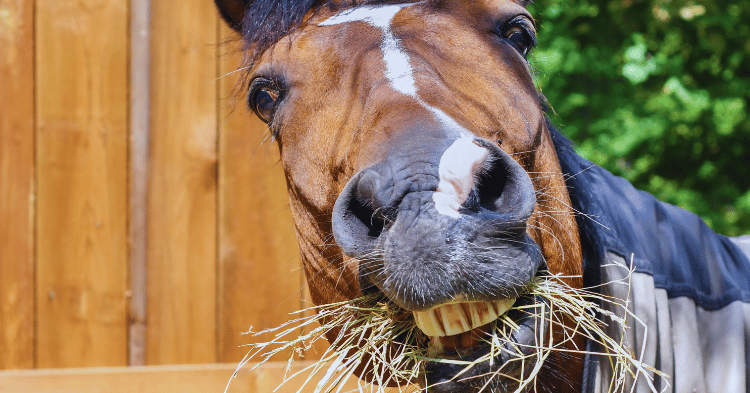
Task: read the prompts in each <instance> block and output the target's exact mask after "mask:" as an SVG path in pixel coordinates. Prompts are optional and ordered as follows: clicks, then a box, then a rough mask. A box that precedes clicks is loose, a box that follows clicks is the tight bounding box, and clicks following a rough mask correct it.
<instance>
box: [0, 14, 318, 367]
mask: <svg viewBox="0 0 750 393" xmlns="http://www.w3.org/2000/svg"><path fill="white" fill-rule="evenodd" d="M149 3H150V4H149ZM232 34H233V33H232V32H231V31H230V30H229V29H228V28H226V27H225V26H224V25H223V23H222V22H221V21H220V20H219V18H218V17H217V12H216V11H215V9H214V4H213V1H212V0H181V1H151V2H149V1H148V0H130V1H128V0H49V1H35V0H0V369H26V368H61V367H104V366H128V365H163V364H184V363H214V362H227V363H232V362H237V361H239V360H240V359H241V357H242V355H243V354H244V352H245V351H244V349H242V348H238V345H240V344H242V343H246V342H249V341H250V338H249V337H247V336H242V335H241V332H244V331H247V330H248V329H249V328H250V327H251V326H253V327H254V328H255V330H258V329H263V328H266V327H271V326H276V325H278V324H280V323H282V322H284V321H286V320H288V319H289V315H288V313H289V312H291V311H295V310H298V309H300V307H302V306H303V305H304V304H306V302H305V300H304V299H305V296H306V295H305V294H304V293H305V291H304V290H303V288H304V277H303V273H302V270H301V269H300V261H299V256H298V249H297V245H296V239H295V235H294V228H293V225H292V221H291V217H290V213H289V209H288V202H287V195H286V189H285V183H284V178H283V174H282V171H281V168H280V164H279V163H278V162H277V161H278V153H277V147H276V146H275V145H273V144H271V143H270V142H268V141H267V139H266V136H267V135H266V134H267V133H266V131H265V127H264V126H263V125H262V124H261V123H259V122H257V121H256V120H254V119H253V117H252V116H250V114H248V112H247V110H246V109H245V105H244V102H243V99H242V94H241V93H239V94H237V93H236V91H235V86H236V83H237V80H238V75H239V74H240V73H235V72H233V71H234V70H235V69H236V68H237V66H238V65H239V63H240V55H238V54H237V53H236V45H235V44H231V43H230V44H226V43H225V42H226V41H227V40H228V39H230V38H231V37H232Z"/></svg>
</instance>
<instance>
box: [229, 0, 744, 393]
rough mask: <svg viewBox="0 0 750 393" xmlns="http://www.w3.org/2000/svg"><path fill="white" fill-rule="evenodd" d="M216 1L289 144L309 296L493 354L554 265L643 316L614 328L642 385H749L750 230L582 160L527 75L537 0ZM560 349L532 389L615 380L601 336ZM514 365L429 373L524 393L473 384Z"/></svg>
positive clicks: (444, 343) (523, 328)
mask: <svg viewBox="0 0 750 393" xmlns="http://www.w3.org/2000/svg"><path fill="white" fill-rule="evenodd" d="M215 3H216V5H217V8H218V10H219V12H220V14H221V15H222V17H223V18H224V20H225V21H226V22H227V23H228V24H229V25H230V26H231V27H232V28H234V29H235V30H236V31H238V32H239V33H240V34H241V36H242V37H243V40H244V42H245V49H246V54H247V56H246V57H247V67H246V68H247V71H246V72H247V81H248V82H247V94H248V106H249V108H250V109H251V110H252V111H253V112H254V113H255V114H256V115H257V116H258V117H259V118H260V119H261V120H263V121H264V122H266V123H267V125H268V129H269V132H270V133H271V134H272V136H273V138H274V139H275V140H276V141H277V143H278V147H279V149H280V153H281V164H282V165H283V168H284V172H285V175H286V180H287V186H288V191H289V202H290V207H291V210H292V215H293V218H294V222H295V227H296V231H297V239H298V243H299V248H300V252H301V256H302V260H303V264H304V270H305V274H306V277H307V281H308V286H309V289H310V293H311V296H312V299H313V301H314V303H315V304H317V305H325V304H333V303H337V302H342V301H346V300H350V299H355V298H358V297H360V296H363V295H366V294H372V293H377V294H380V295H382V296H384V297H386V298H387V299H388V300H389V301H390V302H392V303H394V304H396V305H397V306H398V307H400V308H401V309H402V310H405V311H406V312H408V313H409V314H411V315H412V316H413V319H411V321H412V322H411V323H413V324H416V326H417V327H418V328H419V329H420V330H421V331H422V332H423V333H424V335H425V336H427V337H428V338H429V344H424V345H430V346H434V347H435V348H437V352H435V351H433V353H436V355H435V356H438V357H440V356H445V357H446V358H447V357H450V358H451V359H459V360H467V361H472V360H474V359H477V358H478V356H479V355H481V354H482V353H486V352H487V351H488V349H487V345H486V344H484V343H482V342H481V340H477V339H476V336H477V335H478V334H481V333H482V332H484V330H483V329H486V326H487V325H488V324H491V323H493V322H494V321H495V320H496V319H498V318H500V317H501V316H503V315H506V313H507V311H508V310H509V309H510V308H511V306H512V305H513V304H516V303H518V302H522V301H524V300H523V298H524V296H523V291H524V289H525V288H526V287H527V286H528V284H529V283H530V282H531V281H532V280H534V279H535V278H536V277H538V276H539V275H540V274H555V275H558V276H559V277H562V279H563V280H564V281H565V283H566V284H567V285H569V286H570V287H572V288H582V287H584V286H586V287H597V288H599V290H600V292H601V293H603V294H606V295H607V296H612V297H615V298H619V299H623V300H624V301H625V304H626V306H627V307H628V308H629V310H631V312H632V314H633V315H634V316H636V317H637V319H640V320H641V321H642V322H643V323H642V326H641V325H639V326H637V327H636V326H633V328H632V329H630V330H629V331H628V332H627V333H626V334H625V336H626V337H621V338H622V339H623V340H625V341H627V342H628V343H629V344H630V345H631V346H632V347H633V348H635V352H636V353H637V356H638V358H639V359H640V360H642V361H643V362H649V364H651V365H653V366H654V368H655V369H656V370H659V372H657V373H653V372H652V373H651V374H650V375H647V376H641V377H640V378H634V379H633V381H631V382H630V383H631V385H634V388H636V391H647V390H648V389H651V390H659V391H676V392H682V391H693V389H694V388H695V389H698V390H699V391H738V392H739V391H743V392H744V391H746V387H747V386H750V385H747V384H746V382H745V381H746V376H747V366H746V365H747V364H750V357H747V355H744V354H745V353H750V351H736V350H734V349H733V348H748V346H749V345H750V344H749V343H750V340H747V336H748V335H750V327H748V326H750V308H748V305H747V303H748V301H750V280H747V279H743V278H746V277H750V262H749V260H748V256H747V255H748V254H749V253H750V242H749V241H747V239H729V238H726V237H723V236H721V235H717V234H715V233H714V232H712V231H711V230H710V229H708V227H707V226H706V225H705V224H704V223H703V222H702V221H701V220H700V219H699V218H698V217H697V216H694V215H692V213H688V212H686V211H682V210H680V209H678V208H676V207H674V206H671V205H667V204H665V203H662V202H659V201H657V200H656V199H655V198H653V197H652V196H650V195H648V194H646V193H643V192H641V191H637V190H635V189H634V188H633V187H632V186H631V185H630V184H629V183H627V181H625V180H624V179H620V178H617V177H615V176H613V175H612V174H610V173H608V172H607V171H605V170H604V169H602V168H600V167H597V166H596V165H594V164H592V163H590V162H588V161H586V160H584V159H583V158H581V157H580V156H578V155H577V154H576V153H575V151H574V150H573V148H572V144H571V143H570V142H569V141H568V140H567V139H566V138H565V137H564V136H562V134H561V133H560V132H559V131H558V130H556V129H555V127H554V126H553V125H552V124H551V122H550V120H549V118H548V117H547V115H546V113H547V111H548V110H549V107H548V104H547V103H546V100H545V98H544V96H543V94H542V93H541V92H540V91H539V90H538V89H537V88H536V87H535V85H534V82H533V79H532V74H531V72H530V69H529V64H528V60H527V58H528V55H529V53H530V52H531V50H532V49H533V47H534V46H535V45H536V27H535V22H534V19H533V17H532V16H531V15H530V14H529V12H528V11H527V9H526V5H527V3H528V0H482V1H462V0H425V1H418V2H414V1H403V0H399V1H389V0H371V1H360V0H299V1H293V0H215ZM621 267H626V270H628V269H630V270H629V271H632V276H629V277H631V278H630V279H631V281H632V286H631V288H630V290H629V291H626V292H623V290H622V289H621V287H619V286H617V285H612V284H611V283H613V282H615V281H617V280H618V278H622V277H620V276H622V274H621V271H622V269H620V268H621ZM618 269H619V270H618ZM545 272H548V273H545ZM716 321H730V322H731V323H728V324H724V323H723V322H716ZM517 322H518V324H519V326H520V328H519V332H520V333H517V334H514V335H512V336H511V337H510V338H509V339H508V340H507V342H506V343H504V344H503V345H506V346H508V347H511V346H513V347H516V348H517V347H518V346H521V347H523V346H531V345H532V344H533V340H534V337H535V335H536V330H537V329H539V325H538V324H537V323H535V321H534V319H528V318H527V319H524V318H519V319H518V320H517ZM680 329H682V330H680ZM743 329H744V330H743ZM681 331H683V332H687V333H685V335H682V333H679V332H681ZM646 332H650V333H648V334H647V333H646ZM675 332H677V333H675ZM713 333H717V334H713ZM613 334H615V333H613ZM709 337H723V339H716V340H715V341H712V340H710V339H709ZM333 339H335V337H329V340H333ZM568 346H569V347H568V348H567V349H570V350H564V351H561V352H560V353H555V354H552V355H551V356H550V357H549V358H547V359H546V360H545V361H544V366H543V368H542V370H541V371H539V374H538V377H537V379H536V385H534V386H533V388H534V389H538V390H542V391H555V392H595V391H602V390H604V391H606V390H607V386H608V385H607V384H608V383H609V381H608V380H607V378H606V376H607V375H611V372H612V370H610V369H608V366H607V364H608V362H607V361H606V360H603V359H602V358H601V357H599V356H595V355H592V354H593V353H594V349H595V348H594V347H595V346H596V343H592V342H590V341H586V340H584V339H582V338H576V339H575V340H573V341H571V342H570V343H569V344H568ZM584 348H585V349H586V350H583V349H584ZM573 349H579V350H577V351H576V350H573ZM722 350H726V351H728V352H726V353H723V354H722V353H721V351H722ZM510 363H512V359H506V358H503V359H496V360H495V359H493V361H489V362H481V363H478V364H474V365H473V366H472V367H471V368H470V369H468V370H467V369H465V368H464V367H456V366H453V365H451V364H450V363H445V362H428V363H427V364H426V366H425V367H424V370H422V371H421V372H422V374H423V381H422V384H423V385H424V386H427V387H428V391H430V392H435V393H439V392H477V391H482V390H483V389H485V388H487V389H490V391H493V392H502V391H506V390H509V391H513V390H514V389H515V387H514V384H513V382H512V381H511V380H508V381H500V382H497V383H493V384H492V385H491V386H489V387H488V385H487V383H486V381H484V380H483V379H482V376H483V375H486V374H488V373H491V372H492V370H496V369H498V367H503V366H504V365H507V364H510ZM718 371H721V373H717V372H718ZM516 372H520V371H518V370H516ZM358 373H359V374H360V376H362V377H363V378H367V375H368V370H367V368H366V367H364V368H362V369H360V370H358ZM459 374H460V376H461V377H460V378H457V376H458V375H459ZM668 375H670V376H671V377H668ZM720 375H721V376H720ZM727 375H728V376H730V377H729V378H728V377H726V376H727ZM670 378H671V379H670ZM511 379H512V378H511ZM531 388H532V387H530V388H529V389H531Z"/></svg>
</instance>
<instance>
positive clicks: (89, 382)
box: [0, 362, 414, 393]
mask: <svg viewBox="0 0 750 393" xmlns="http://www.w3.org/2000/svg"><path fill="white" fill-rule="evenodd" d="M309 365H310V363H309V362H299V363H295V364H294V365H293V366H292V368H291V369H290V370H289V374H288V375H291V374H293V373H296V372H298V371H300V370H302V369H303V368H304V367H307V366H309ZM251 366H254V365H248V366H247V367H245V368H244V369H242V370H240V371H239V372H238V373H237V378H235V379H234V380H232V382H231V383H230V384H229V390H228V391H227V392H229V393H270V392H272V391H274V389H275V388H276V387H277V386H278V384H279V382H281V381H282V380H283V378H284V374H285V372H286V371H287V370H285V368H286V362H269V363H266V364H264V365H262V366H260V367H258V368H257V369H255V370H253V371H249V368H250V367H251ZM235 367H236V365H235V364H206V365H203V364H202V365H187V366H186V365H181V366H149V367H112V368H100V369H72V370H33V371H5V372H0V391H2V392H3V393H27V392H34V393H79V392H86V393H205V392H217V393H218V392H223V391H224V387H225V386H227V382H228V381H229V378H230V377H231V375H232V373H233V372H234V370H235ZM305 378H306V375H305V374H300V376H298V377H297V378H294V379H292V380H291V381H289V382H288V383H287V384H285V385H283V386H282V387H281V388H280V389H279V390H276V392H278V393H296V392H298V390H299V389H300V388H301V386H302V384H303V382H304V380H305ZM316 382H317V378H316V379H313V382H311V383H309V384H308V385H307V386H306V387H305V389H303V390H301V393H308V392H309V393H312V392H314V391H315V384H316ZM357 382H358V381H357V380H356V378H352V380H350V381H348V382H347V383H346V384H345V385H344V388H343V389H342V390H341V391H342V392H350V391H356V390H355V389H356V388H357ZM364 391H365V392H370V391H371V390H370V389H369V388H366V389H364ZM372 391H373V392H374V391H377V390H376V389H373V390H372ZM390 391H393V392H397V391H398V390H397V389H391V390H390ZM402 391H414V389H413V388H411V389H410V390H406V389H404V390H402Z"/></svg>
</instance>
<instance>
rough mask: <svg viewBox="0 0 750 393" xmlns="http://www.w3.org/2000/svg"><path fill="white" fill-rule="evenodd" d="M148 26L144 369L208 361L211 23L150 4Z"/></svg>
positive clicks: (211, 348)
mask: <svg viewBox="0 0 750 393" xmlns="http://www.w3.org/2000/svg"><path fill="white" fill-rule="evenodd" d="M151 18H152V23H151V28H152V31H151V34H152V40H151V81H152V83H151V89H152V91H151V102H152V106H151V131H150V134H151V146H150V154H151V161H150V169H151V175H150V178H149V191H148V192H149V202H148V215H149V216H148V254H147V258H148V261H149V263H148V268H147V275H148V286H147V287H148V308H147V313H148V321H147V333H146V339H147V340H146V362H147V364H170V363H199V362H200V363H206V362H214V361H216V269H217V267H216V266H217V260H216V259H217V247H216V237H217V227H216V210H217V200H216V178H217V174H216V172H217V157H216V132H217V131H216V128H217V127H216V122H217V117H216V112H217V109H216V108H217V101H216V93H217V87H216V76H217V75H216V74H217V60H216V50H217V46H216V36H217V29H218V24H217V15H216V10H215V7H214V3H213V2H212V1H205V0H185V1H157V2H153V3H152V8H151Z"/></svg>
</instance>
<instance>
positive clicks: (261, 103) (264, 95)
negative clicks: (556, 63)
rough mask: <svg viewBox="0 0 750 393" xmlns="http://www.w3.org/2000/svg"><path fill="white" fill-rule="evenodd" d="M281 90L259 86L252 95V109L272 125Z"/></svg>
mask: <svg viewBox="0 0 750 393" xmlns="http://www.w3.org/2000/svg"><path fill="white" fill-rule="evenodd" d="M279 95H280V94H279V90H278V89H275V88H273V87H270V86H259V87H257V88H255V89H253V90H252V93H251V94H250V108H252V110H253V111H254V112H255V113H256V114H257V115H258V117H260V118H261V120H263V121H264V122H266V123H270V122H271V120H272V119H273V114H274V112H275V111H276V103H277V101H278V100H279Z"/></svg>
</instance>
